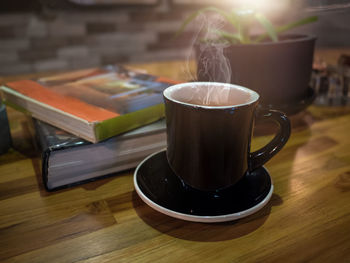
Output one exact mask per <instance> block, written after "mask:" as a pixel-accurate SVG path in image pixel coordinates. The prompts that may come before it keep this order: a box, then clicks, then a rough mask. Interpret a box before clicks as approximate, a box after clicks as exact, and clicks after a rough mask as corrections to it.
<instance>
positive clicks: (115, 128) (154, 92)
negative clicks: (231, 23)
mask: <svg viewBox="0 0 350 263" xmlns="http://www.w3.org/2000/svg"><path fill="white" fill-rule="evenodd" d="M175 83H176V82H174V81H172V80H168V79H165V78H161V77H157V76H152V75H149V74H145V73H141V72H138V71H136V70H130V69H127V68H125V67H123V66H119V65H113V66H106V67H104V68H96V69H87V70H79V71H74V72H69V73H63V74H58V75H55V76H51V77H45V78H40V79H36V80H20V81H14V82H9V83H6V84H5V85H4V86H2V87H1V88H0V89H1V90H2V92H3V98H4V101H5V103H6V104H7V105H9V106H13V107H15V108H17V109H19V110H22V111H25V112H28V113H29V114H31V115H32V117H34V118H37V119H39V120H42V121H44V122H47V123H49V124H51V125H54V126H56V127H59V128H60V129H63V130H65V131H68V132H70V133H72V134H74V135H76V136H78V137H81V138H84V139H85V140H87V141H90V142H94V143H95V142H98V141H101V140H104V139H107V138H109V137H112V136H115V135H118V134H121V133H124V132H126V131H130V130H132V129H135V128H137V127H140V126H143V125H145V124H149V123H151V122H155V121H157V120H159V119H160V118H162V117H163V116H164V104H163V97H162V92H163V90H164V89H165V88H167V87H168V86H170V85H172V84H175Z"/></svg>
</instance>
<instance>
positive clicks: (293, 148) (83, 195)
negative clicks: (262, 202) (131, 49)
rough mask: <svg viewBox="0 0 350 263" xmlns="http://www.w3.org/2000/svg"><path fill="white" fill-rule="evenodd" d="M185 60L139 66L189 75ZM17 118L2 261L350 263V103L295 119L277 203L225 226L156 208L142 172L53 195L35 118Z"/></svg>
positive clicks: (1, 189)
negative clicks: (34, 133)
mask: <svg viewBox="0 0 350 263" xmlns="http://www.w3.org/2000/svg"><path fill="white" fill-rule="evenodd" d="M182 65H183V63H182V62H167V63H155V64H147V65H137V66H142V67H144V68H145V69H148V70H149V72H153V73H157V74H158V73H159V74H161V75H164V76H168V77H175V78H187V76H185V75H183V73H182V72H183V71H182V67H183V66H182ZM9 117H10V119H11V129H12V132H13V134H12V135H13V139H14V144H15V147H16V150H15V149H11V150H10V151H9V153H7V154H5V155H2V156H0V261H1V262H350V109H349V108H341V107H340V108H330V107H315V106H311V107H309V108H308V110H307V111H305V112H303V113H300V114H298V115H296V116H294V117H293V118H292V123H293V133H292V135H291V138H290V140H289V141H288V143H287V145H286V146H285V148H284V149H283V150H282V151H281V152H280V153H279V154H278V155H277V156H275V157H274V158H273V159H272V160H271V161H270V162H268V164H267V165H266V167H267V168H268V170H269V171H270V173H271V177H272V178H273V181H274V185H275V191H274V194H273V196H272V199H271V201H270V202H269V203H268V205H267V206H266V207H264V208H263V209H262V210H260V211H259V212H258V213H256V214H254V215H251V216H249V217H247V218H244V219H241V220H238V221H236V222H228V223H220V224H203V223H192V222H186V221H181V220H177V219H174V218H171V217H168V216H166V215H163V214H161V213H159V212H156V211H155V210H153V209H152V208H150V207H148V206H147V205H146V204H145V203H143V202H142V201H141V200H140V198H139V197H138V196H137V194H136V193H135V190H134V186H133V181H132V176H133V174H132V172H126V173H121V174H119V175H117V176H115V177H113V178H109V179H104V180H101V181H97V182H94V183H89V184H86V185H82V186H78V187H74V188H69V189H66V190H62V191H58V192H54V193H47V192H46V191H45V190H44V188H43V186H42V183H41V179H40V158H39V157H38V154H37V153H35V151H34V148H33V144H32V137H31V136H30V135H29V134H30V132H29V131H30V129H31V128H30V125H29V122H28V121H27V119H26V118H24V117H23V116H22V115H21V114H20V113H17V112H15V111H14V110H11V109H9ZM269 139H270V136H257V137H255V139H254V142H253V144H254V145H255V147H258V146H259V145H261V144H264V143H266V142H268V141H269Z"/></svg>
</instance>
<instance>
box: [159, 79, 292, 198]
mask: <svg viewBox="0 0 350 263" xmlns="http://www.w3.org/2000/svg"><path fill="white" fill-rule="evenodd" d="M163 97H164V101H165V113H166V125H167V151H166V155H167V159H168V163H169V165H170V167H171V169H172V170H173V172H174V173H175V174H176V175H177V176H178V177H179V178H180V179H181V180H182V181H183V182H184V183H185V184H187V185H188V186H190V187H192V188H195V189H198V190H202V191H218V190H221V189H225V188H227V187H230V186H233V185H234V184H236V183H237V182H238V181H239V180H240V179H242V178H243V177H244V176H245V175H246V174H247V173H249V172H251V171H253V170H255V169H256V168H258V167H261V166H262V165H264V164H265V163H266V162H267V161H268V160H270V158H271V157H272V156H274V155H275V154H276V153H277V152H279V151H280V150H281V149H282V147H283V146H284V145H285V144H286V142H287V140H288V138H289V136H290V122H289V119H288V118H287V116H286V115H285V114H284V113H282V112H279V111H275V110H270V109H262V110H257V105H258V101H259V94H258V93H257V92H255V91H253V90H250V89H248V88H245V87H242V86H238V85H234V84H228V83H218V82H188V83H182V84H177V85H173V86H170V87H168V88H167V89H166V90H164V92H163ZM256 118H257V119H264V120H271V121H273V122H275V123H277V124H278V125H279V129H278V132H277V134H276V135H275V137H274V138H273V139H272V140H271V141H270V142H269V143H268V144H267V145H266V146H264V147H262V148H261V149H259V150H257V151H255V152H251V151H250V148H251V137H252V132H253V127H254V120H255V119H256Z"/></svg>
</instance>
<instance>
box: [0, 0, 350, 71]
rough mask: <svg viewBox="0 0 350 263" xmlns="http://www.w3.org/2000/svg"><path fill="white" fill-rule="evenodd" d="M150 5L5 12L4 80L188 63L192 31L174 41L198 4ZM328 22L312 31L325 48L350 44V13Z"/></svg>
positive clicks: (0, 29)
mask: <svg viewBox="0 0 350 263" xmlns="http://www.w3.org/2000/svg"><path fill="white" fill-rule="evenodd" d="M187 2H190V3H191V1H187ZM150 3H152V4H147V5H146V4H145V5H140V4H136V5H127V6H124V5H123V6H120V7H115V6H113V7H103V8H100V7H99V8H87V9H84V8H78V7H76V8H51V9H44V10H41V11H40V12H34V11H28V12H25V11H21V12H20V13H16V12H11V13H1V14H0V61H1V64H0V75H11V74H21V73H32V72H40V71H52V70H54V71H56V70H69V69H77V68H86V67H94V66H100V65H105V64H109V63H126V62H144V61H156V60H172V59H183V58H186V57H187V55H188V48H189V46H190V44H189V43H190V42H191V38H192V36H193V34H192V32H191V30H190V31H189V32H186V33H185V34H183V35H182V36H181V37H180V38H179V39H176V40H173V39H172V36H173V35H174V32H175V31H176V30H177V29H178V28H179V26H180V24H181V23H182V21H183V20H184V18H185V17H187V16H188V14H189V13H190V12H192V11H193V10H195V9H197V8H198V5H194V4H193V2H192V4H186V1H185V0H173V1H171V0H159V1H157V3H156V4H153V1H150ZM322 17H323V20H322V19H320V22H319V23H318V24H317V25H314V26H313V27H310V28H309V31H308V29H306V32H310V30H311V29H312V30H311V31H312V32H316V33H317V34H318V35H319V43H321V44H322V43H326V44H330V45H335V46H337V45H344V43H345V44H349V45H350V39H349V34H344V32H349V31H348V30H349V23H346V21H343V20H347V21H348V20H349V17H350V15H349V12H348V13H344V12H343V13H341V14H340V15H339V14H336V15H329V14H325V15H324V14H323V15H322ZM339 17H340V18H341V19H339V20H338V18H339ZM332 21H333V22H332ZM348 22H350V21H348ZM323 28H325V30H326V31H323ZM304 31H305V29H304ZM329 35H330V36H331V38H329V37H328V36H329ZM338 39H339V40H338Z"/></svg>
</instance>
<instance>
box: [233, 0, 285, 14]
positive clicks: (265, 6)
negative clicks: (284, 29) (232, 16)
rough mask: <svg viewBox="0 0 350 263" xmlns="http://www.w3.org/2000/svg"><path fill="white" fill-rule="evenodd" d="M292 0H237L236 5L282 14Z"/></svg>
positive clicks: (266, 12)
mask: <svg viewBox="0 0 350 263" xmlns="http://www.w3.org/2000/svg"><path fill="white" fill-rule="evenodd" d="M290 4H291V2H290V0H235V1H234V7H235V8H236V7H239V8H243V9H253V10H254V11H257V12H262V13H264V14H267V15H269V14H272V15H273V14H281V13H283V12H284V11H286V10H287V9H288V8H289V7H290Z"/></svg>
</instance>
